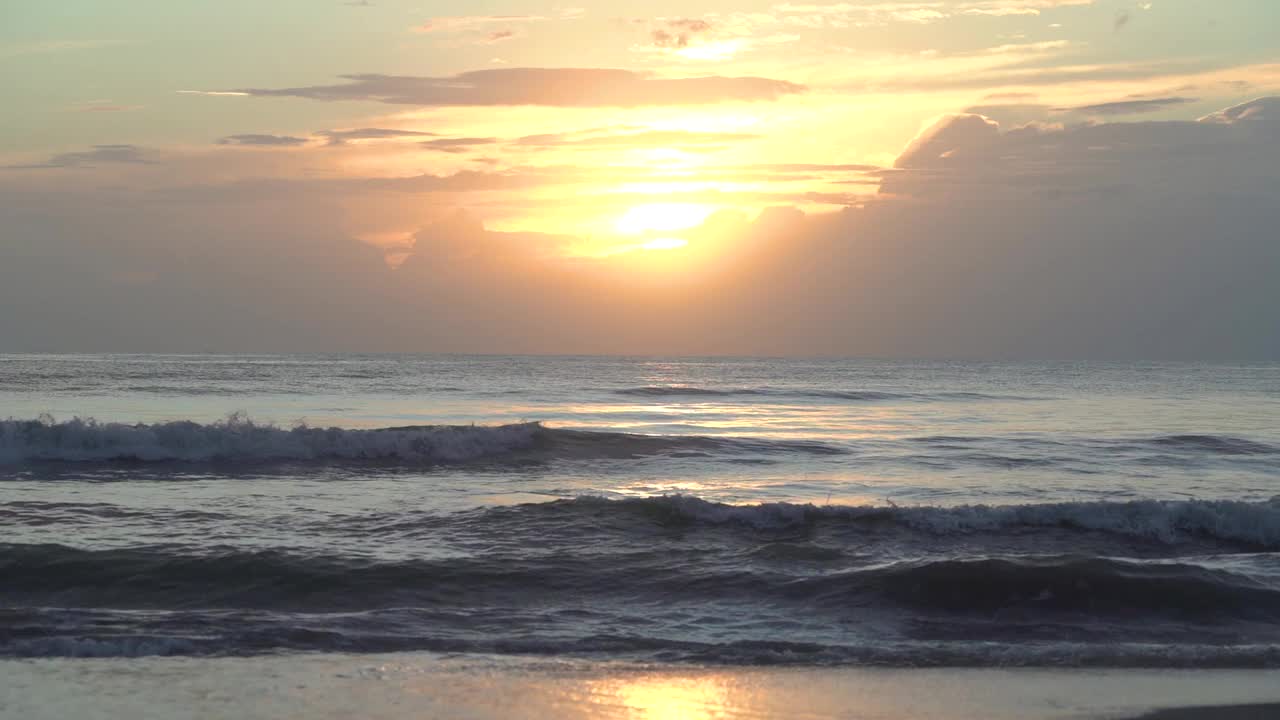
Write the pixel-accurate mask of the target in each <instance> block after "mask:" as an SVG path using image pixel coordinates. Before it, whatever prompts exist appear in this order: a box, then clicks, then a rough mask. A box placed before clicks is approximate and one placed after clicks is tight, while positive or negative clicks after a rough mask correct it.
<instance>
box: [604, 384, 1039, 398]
mask: <svg viewBox="0 0 1280 720" xmlns="http://www.w3.org/2000/svg"><path fill="white" fill-rule="evenodd" d="M613 392H614V394H617V395H625V396H629V397H653V398H662V397H777V398H814V399H826V400H850V401H855V402H877V401H887V400H917V401H945V400H1035V399H1038V398H1029V397H1023V396H1020V395H992V394H987V393H978V392H939V393H907V392H890V391H885V390H823V389H788V388H703V387H696V386H693V385H645V386H641V387H631V388H622V389H620V390H614V391H613Z"/></svg>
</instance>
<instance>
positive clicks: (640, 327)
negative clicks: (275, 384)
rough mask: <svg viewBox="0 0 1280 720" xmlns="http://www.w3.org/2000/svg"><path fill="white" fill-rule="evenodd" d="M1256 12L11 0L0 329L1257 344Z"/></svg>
mask: <svg viewBox="0 0 1280 720" xmlns="http://www.w3.org/2000/svg"><path fill="white" fill-rule="evenodd" d="M1277 28H1280V4H1278V3H1275V2H1272V1H1270V0H1224V1H1223V2H1213V3H1209V2H1201V1H1199V0H1136V1H1135V0H923V1H920V2H900V1H897V0H875V1H871V2H863V1H854V2H834V3H833V2H815V3H800V2H787V3H779V2H771V1H768V0H683V1H681V2H674V1H668V0H656V1H654V2H649V3H643V4H641V5H631V4H623V3H616V2H591V1H589V0H575V1H574V2H570V3H565V4H555V3H551V2H542V1H539V0H488V1H476V2H468V3H458V2H454V3H444V2H434V1H432V0H416V1H413V2H407V1H402V0H353V1H349V2H343V1H342V0H334V1H332V2H329V1H327V0H273V1H272V2H261V1H254V2H249V1H247V0H224V1H223V2H217V3H214V2H173V1H172V0H130V1H129V2H125V3H120V2H102V1H101V0H97V1H92V0H58V2H28V3H8V4H6V6H5V7H4V8H2V9H0V83H2V84H3V87H4V88H5V94H6V96H7V97H6V99H5V103H4V105H5V110H4V112H0V165H2V166H3V167H2V168H0V223H2V225H0V228H2V229H0V233H2V235H0V281H2V282H3V286H2V289H0V302H3V303H5V307H6V308H7V310H6V311H5V312H4V313H3V314H0V332H3V333H4V337H5V338H7V340H2V341H0V350H6V349H13V350H20V349H21V350H28V349H32V350H45V349H50V350H53V349H66V350H70V349H80V350H97V349H102V350H204V349H213V350H255V349H263V350H295V349H298V350H353V349H368V350H418V351H421V350H440V351H485V352H622V353H649V352H653V353H713V354H719V353H761V354H855V355H858V354H870V355H891V356H898V355H904V356H920V355H924V356H945V357H950V356H963V357H969V356H979V357H1006V356H1018V357H1022V356H1028V357H1095V356H1097V357H1158V358H1163V357H1169V358H1207V357H1231V358H1237V357H1239V358H1244V357H1249V358H1253V357H1278V356H1280V331H1277V329H1276V324H1275V322H1274V315H1273V308H1274V307H1275V304H1276V302H1277V301H1280V291H1277V290H1276V289H1275V287H1276V286H1277V285H1280V283H1276V282H1274V280H1273V279H1274V277H1275V274H1276V272H1277V270H1280V249H1278V247H1277V246H1278V245H1280V241H1278V240H1277V238H1276V234H1275V230H1274V228H1275V227H1277V226H1278V225H1277V222H1276V220H1277V219H1278V218H1277V215H1278V214H1280V210H1276V209H1275V208H1276V206H1277V205H1278V204H1280V202H1277V201H1278V200H1280V198H1278V197H1277V195H1280V191H1278V190H1277V188H1278V187H1280V170H1277V168H1280V150H1277V147H1278V146H1280V99H1277V98H1275V97H1273V96H1278V95H1280V45H1277V43H1276V29H1277ZM1268 318H1270V320H1268Z"/></svg>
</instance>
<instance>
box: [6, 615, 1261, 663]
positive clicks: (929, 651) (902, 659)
mask: <svg viewBox="0 0 1280 720" xmlns="http://www.w3.org/2000/svg"><path fill="white" fill-rule="evenodd" d="M276 625H277V627H275V628H267V627H261V628H254V629H252V630H248V631H240V632H236V633H235V634H234V635H233V636H231V637H228V636H227V635H224V634H213V635H210V634H209V633H208V632H207V631H206V633H205V634H203V635H195V636H191V637H166V636H163V635H145V634H144V635H128V634H121V633H114V634H104V635H100V636H96V637H95V636H89V635H85V634H80V635H65V634H63V635H52V636H49V637H37V638H21V639H15V640H13V641H10V642H0V657H19V658H51V657H52V658H135V657H174V656H177V657H193V656H194V657H201V656H205V657H207V656H215V657H225V656H249V655H254V654H258V653H272V652H280V651H282V650H288V651H295V652H309V651H310V652H340V653H391V652H435V653H449V654H456V653H475V654H482V655H522V656H549V657H564V656H568V657H575V658H584V659H596V658H600V659H605V660H609V661H618V660H630V661H639V662H643V663H648V662H659V663H690V664H696V665H726V666H757V667H789V666H800V667H814V666H819V667H821V666H827V667H831V666H871V667H897V668H988V667H994V668H1108V669H1112V668H1141V669H1156V668H1159V669H1189V670H1206V669H1223V670H1226V669H1231V670H1241V669H1275V668H1280V645H1276V644H1270V643H1257V644H1248V645H1223V644H1221V643H1178V644H1173V643H1124V642H1114V643H1107V644H1098V643H1080V642H1047V643H1037V644H1029V645H1028V644H1023V645H1019V644H1012V643H995V642H987V643H971V644H961V643H952V642H928V641H915V642H912V641H899V642H894V641H877V642H875V643H873V644H834V643H819V642H787V641H778V640H742V641H730V642H699V641H694V640H687V639H676V638H647V637H638V636H634V635H610V634H596V635H591V636H587V637H582V638H573V639H565V638H553V637H546V638H501V637H496V636H490V637H485V638H478V637H477V638H467V639H459V638H454V637H449V636H448V635H442V634H431V633H427V632H422V633H409V634H399V635H392V634H383V635H375V634H368V633H360V632H358V631H348V632H329V633H321V632H310V633H303V632H297V631H295V630H291V629H287V628H286V629H281V628H279V627H278V625H279V621H278V619H277V621H276Z"/></svg>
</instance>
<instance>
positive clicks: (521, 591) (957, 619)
mask: <svg viewBox="0 0 1280 720" xmlns="http://www.w3.org/2000/svg"><path fill="white" fill-rule="evenodd" d="M0 571H3V576H4V577H5V586H4V590H3V598H4V600H5V602H4V605H5V608H4V609H0V621H3V622H2V623H0V627H5V628H8V630H6V631H0V655H64V654H93V655H108V656H110V655H122V654H125V655H127V654H180V655H189V654H254V653H260V652H273V651H279V650H282V649H290V650H327V651H340V652H379V651H395V650H434V651H443V652H492V653H545V654H557V655H560V654H569V655H582V654H592V653H601V654H606V655H607V656H608V657H611V658H614V659H616V658H618V657H648V658H652V659H659V660H665V661H702V662H727V663H769V664H787V663H797V662H800V663H806V664H812V663H825V662H831V663H855V664H857V663H889V664H910V665H917V664H936V665H946V664H971V665H1018V664H1041V665H1056V664H1071V665H1086V666H1114V665H1125V664H1141V663H1143V662H1147V663H1154V664H1167V665H1170V666H1178V665H1182V664H1186V665H1192V666H1210V665H1220V666H1230V667H1242V666H1257V665H1260V666H1276V665H1277V664H1280V651H1278V648H1280V646H1278V645H1277V643H1280V587H1277V585H1276V584H1275V583H1270V582H1266V581H1264V580H1260V579H1258V578H1256V577H1252V576H1251V575H1250V574H1248V573H1242V572H1231V571H1227V570H1224V569H1212V568H1206V567H1203V566H1199V565H1195V564H1191V563H1172V562H1142V561H1129V560H1117V559H1109V558H1097V557H1080V556H1008V557H985V558H967V559H932V560H904V561H896V562H885V563H878V564H869V565H863V566H859V567H853V568H848V569H843V570H839V571H834V572H831V571H827V572H810V573H804V574H797V573H796V572H794V571H791V572H779V571H776V570H769V569H766V568H762V567H759V566H755V565H752V564H746V565H742V564H738V565H735V564H733V563H731V562H729V558H725V557H722V558H720V559H719V560H718V561H716V562H707V561H705V560H704V561H697V560H691V559H690V558H689V557H687V556H679V554H673V553H671V552H669V551H664V550H662V549H658V550H653V551H647V552H646V551H635V552H624V553H618V554H612V555H604V556H601V555H599V554H597V553H596V552H594V551H582V552H579V553H577V554H573V555H563V554H550V555H535V556H528V555H522V556H503V555H479V556H472V557H466V558H448V559H431V560H426V559H416V560H402V561H373V560H370V559H368V558H363V559H361V558H337V557H320V556H313V555H304V554H297V553H292V554H291V553H285V552H278V551H270V552H268V551H263V552H246V551H237V550H223V551H217V550H216V549H206V550H205V551H204V552H203V553H201V552H196V551H193V550H190V549H188V550H181V549H176V548H166V547H151V548H143V549H130V550H111V551H91V550H81V549H76V548H70V547H65V546H59V545H25V546H24V545H7V546H6V545H0ZM55 604H56V605H60V606H63V607H62V609H59V608H57V607H54V605H55ZM695 618H696V619H695ZM779 632H785V633H786V637H787V638H788V642H777V641H775V640H773V638H774V637H776V636H777V634H778V633H779ZM1211 646H1212V647H1211ZM904 648H910V649H913V650H915V651H916V652H915V654H910V653H904V652H903V649H904ZM1066 649H1069V650H1070V651H1071V652H1066V651H1065V650H1066Z"/></svg>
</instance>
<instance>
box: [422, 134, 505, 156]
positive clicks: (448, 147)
mask: <svg viewBox="0 0 1280 720" xmlns="http://www.w3.org/2000/svg"><path fill="white" fill-rule="evenodd" d="M497 142H499V140H498V138H491V137H489V138H480V137H458V138H440V139H438V140H427V141H425V142H420V143H418V144H419V145H420V146H422V147H424V148H426V149H428V150H435V151H437V152H446V153H461V152H467V151H468V150H470V149H472V148H474V147H478V146H482V145H493V144H495V143H497Z"/></svg>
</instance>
